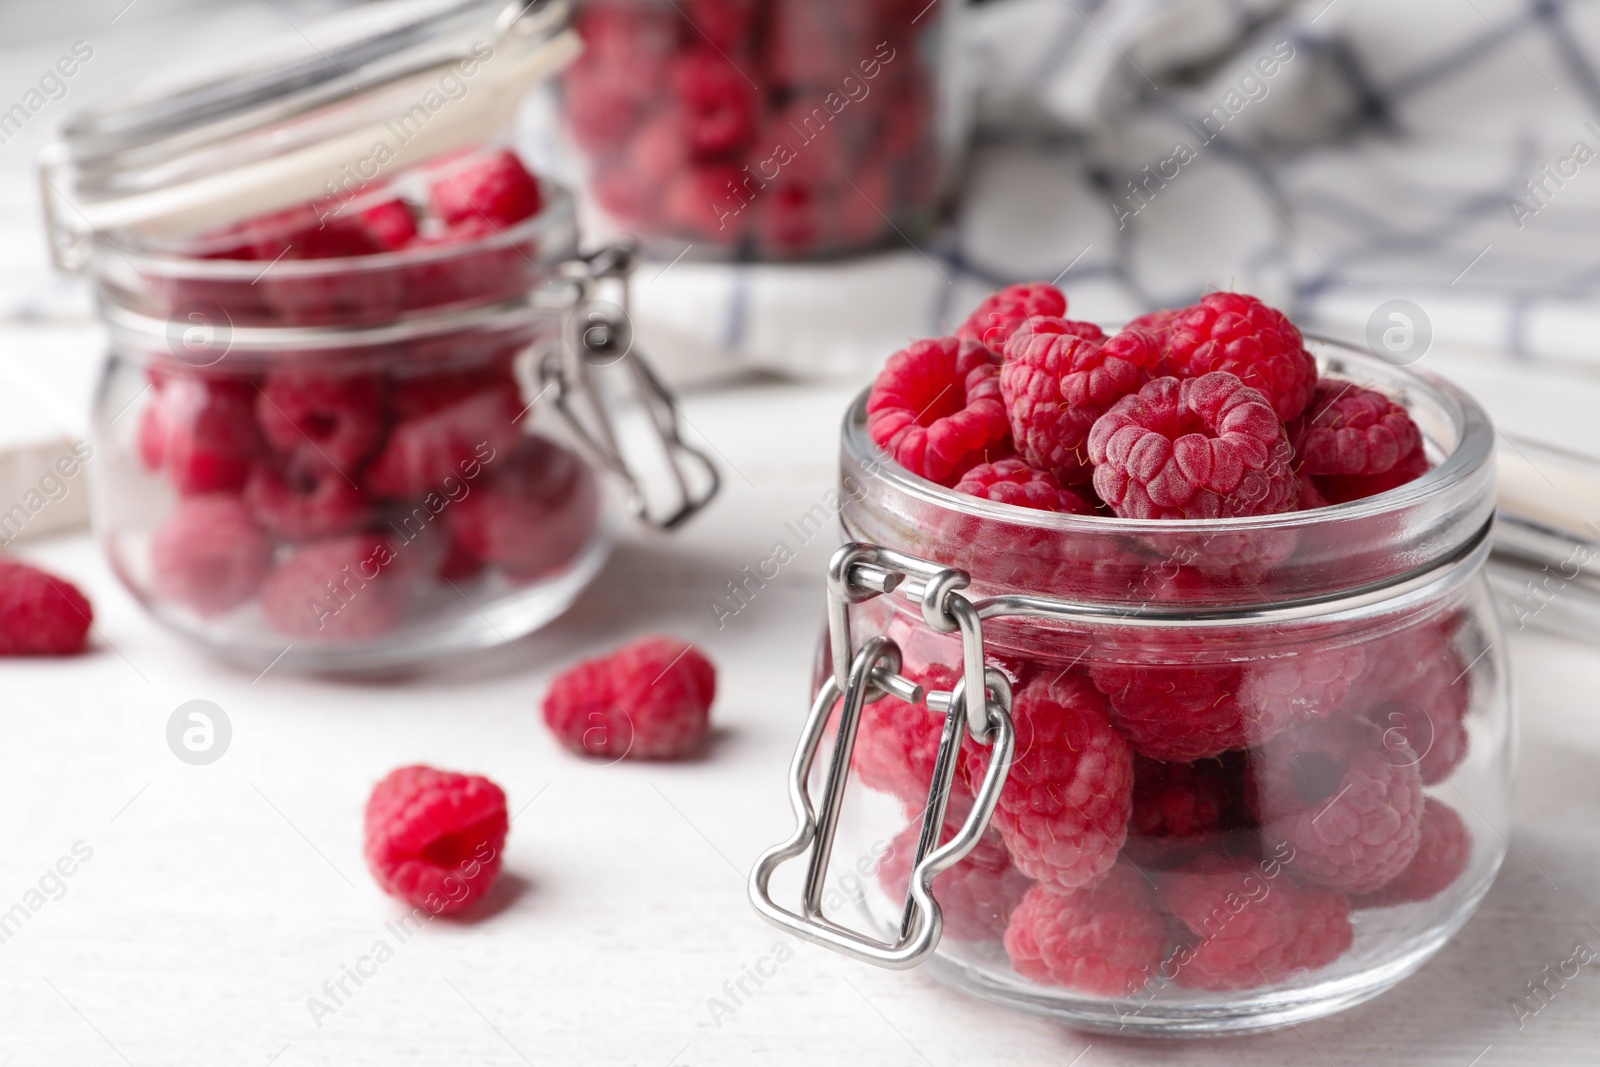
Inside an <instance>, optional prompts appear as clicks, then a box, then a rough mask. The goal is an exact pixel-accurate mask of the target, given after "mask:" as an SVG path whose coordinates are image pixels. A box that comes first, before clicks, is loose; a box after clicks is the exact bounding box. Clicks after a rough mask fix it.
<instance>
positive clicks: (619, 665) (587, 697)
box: [544, 637, 717, 760]
mask: <svg viewBox="0 0 1600 1067" xmlns="http://www.w3.org/2000/svg"><path fill="white" fill-rule="evenodd" d="M716 695H717V669H716V668H715V667H714V666H712V665H711V661H710V660H708V659H706V658H705V656H703V655H701V653H700V651H699V650H698V649H696V648H695V647H694V646H693V645H688V644H685V643H683V642H682V641H677V640H674V639H672V638H670V637H648V638H645V639H643V640H640V641H635V642H634V643H633V644H631V645H625V646H623V647H622V648H619V649H617V650H616V651H615V652H612V653H610V654H608V655H606V656H602V657H601V658H599V659H592V660H587V661H585V662H583V663H579V664H578V665H577V666H575V667H572V668H570V669H568V670H567V671H566V672H565V673H563V674H562V675H560V676H559V677H558V678H556V680H555V681H554V682H552V683H551V684H550V691H549V692H548V693H546V694H545V698H544V721H545V723H546V725H548V726H549V727H550V730H551V732H552V733H554V734H555V735H556V737H557V738H558V739H559V740H560V741H561V743H562V744H564V745H566V746H567V747H568V748H570V749H571V750H572V751H574V752H576V753H578V754H579V755H581V756H601V757H610V758H612V759H613V760H617V759H623V758H625V757H626V758H630V759H677V758H679V757H682V756H687V755H689V754H691V753H692V752H694V751H695V749H696V748H698V747H699V745H700V743H701V740H702V739H703V738H704V737H705V734H706V730H707V728H708V725H709V723H710V716H711V702H712V701H713V700H714V699H715V698H716Z"/></svg>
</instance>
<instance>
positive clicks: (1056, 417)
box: [1000, 318, 1160, 485]
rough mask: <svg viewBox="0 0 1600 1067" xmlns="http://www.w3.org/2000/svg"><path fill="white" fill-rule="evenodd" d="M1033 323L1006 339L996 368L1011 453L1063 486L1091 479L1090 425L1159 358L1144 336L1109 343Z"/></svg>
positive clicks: (1096, 333)
mask: <svg viewBox="0 0 1600 1067" xmlns="http://www.w3.org/2000/svg"><path fill="white" fill-rule="evenodd" d="M1085 325H1086V324H1083V323H1076V322H1072V321H1070V320H1067V319H1052V318H1044V319H1036V320H1033V321H1031V322H1029V323H1027V324H1025V325H1024V326H1022V327H1021V328H1020V329H1019V330H1018V331H1017V332H1016V333H1015V334H1013V335H1012V337H1011V340H1010V342H1009V343H1008V344H1007V346H1006V351H1005V355H1006V361H1005V365H1004V366H1002V367H1001V368H1000V393H1001V396H1002V397H1003V398H1004V400H1005V404H1006V411H1007V414H1008V416H1009V418H1010V422H1011V434H1012V437H1013V439H1014V440H1015V441H1016V444H1017V448H1018V450H1019V452H1020V453H1021V455H1022V458H1023V459H1025V460H1026V461H1027V462H1028V463H1029V464H1031V465H1032V466H1035V467H1038V468H1039V469H1040V470H1047V471H1050V472H1052V473H1053V474H1055V475H1056V477H1058V478H1060V479H1061V481H1062V482H1063V484H1067V485H1078V484H1081V483H1083V482H1087V481H1088V480H1089V479H1090V477H1091V475H1092V474H1093V469H1092V468H1091V466H1090V463H1089V455H1088V449H1087V447H1086V446H1087V443H1088V439H1089V431H1090V428H1091V427H1092V426H1093V425H1094V422H1095V420H1096V419H1098V418H1099V417H1100V416H1101V415H1103V414H1105V412H1106V410H1107V409H1108V408H1110V407H1111V405H1112V404H1114V403H1116V402H1117V401H1118V400H1120V399H1121V398H1122V397H1124V396H1127V395H1128V394H1129V393H1132V392H1135V391H1136V390H1138V389H1139V388H1140V386H1142V385H1144V383H1145V382H1147V381H1149V380H1150V370H1151V368H1152V367H1154V366H1155V365H1156V363H1157V361H1158V360H1159V358H1160V357H1159V352H1158V350H1157V349H1156V346H1155V342H1154V340H1153V339H1152V338H1151V337H1150V335H1149V334H1143V333H1137V332H1134V333H1121V334H1118V335H1117V336H1116V337H1113V338H1110V339H1109V340H1108V339H1106V337H1105V336H1104V335H1103V334H1101V333H1100V330H1099V328H1098V327H1093V326H1090V327H1089V328H1088V329H1084V326H1085Z"/></svg>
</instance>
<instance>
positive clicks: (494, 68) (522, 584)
mask: <svg viewBox="0 0 1600 1067" xmlns="http://www.w3.org/2000/svg"><path fill="white" fill-rule="evenodd" d="M419 12H420V13H419ZM357 14H358V15H359V16H360V18H359V19H358V21H357V24H356V25H355V27H354V28H351V29H348V30H347V31H346V32H345V33H344V34H343V36H342V37H340V38H339V39H341V40H343V42H344V43H343V44H342V45H341V46H334V45H332V44H330V45H329V46H328V48H329V50H330V51H329V53H325V54H324V56H323V58H324V59H325V60H326V66H323V64H322V63H313V64H311V67H313V68H315V69H313V70H307V69H306V67H307V64H306V63H305V62H304V61H286V60H279V61H274V62H273V63H269V64H268V65H266V66H265V67H263V68H262V69H260V70H248V71H246V72H245V73H243V74H240V75H237V76H235V77H234V78H232V79H225V80H223V81H221V82H206V83H202V84H200V85H199V86H196V87H191V88H189V89H185V90H181V91H178V92H177V93H176V94H172V95H163V96H157V97H154V98H151V99H148V100H143V101H139V102H137V103H135V104H133V105H130V106H128V107H127V108H118V109H113V110H109V111H99V112H88V113H85V114H82V115H80V116H78V117H77V118H75V119H74V120H73V121H72V122H71V123H69V124H68V126H67V128H66V131H65V134H64V137H63V141H62V142H61V144H60V145H59V146H57V147H56V149H54V150H53V152H52V153H51V155H50V156H49V157H47V160H46V165H45V167H44V170H43V176H44V182H45V188H46V190H47V197H46V201H47V209H46V210H47V219H48V221H49V223H50V226H51V231H52V247H53V248H54V250H55V252H56V254H57V257H58V260H59V261H61V263H62V265H63V266H66V267H68V268H77V269H82V270H85V271H86V272H87V273H88V274H89V275H90V277H91V278H92V280H93V281H94V284H95V291H96V296H97V298H98V302H99V307H100V313H101V317H102V318H103V320H104V321H105V323H106V325H107V327H108V328H109V331H110V339H111V345H110V354H109V358H108V360H107V362H106V365H105V369H104V372H103V377H102V380H101V385H100V389H99V391H98V394H97V402H96V410H95V412H94V420H93V430H94V436H95V438H96V453H97V456H98V457H99V458H98V459H97V461H96V462H95V463H94V464H93V465H92V467H91V483H92V487H93V493H94V497H93V502H94V509H93V510H94V518H95V522H96V526H97V529H98V532H99V535H100V537H101V539H102V540H103V542H104V543H105V546H106V550H107V552H108V553H109V555H110V557H111V561H112V564H113V566H114V568H115V570H116V572H117V574H118V575H119V576H120V577H121V578H122V580H123V581H124V582H125V583H126V584H127V585H128V587H129V588H130V589H131V590H132V592H133V593H134V595H135V596H136V597H137V598H138V599H139V600H140V602H141V603H142V604H144V606H145V607H146V608H147V609H148V610H149V611H150V612H151V614H152V615H153V616H154V617H155V618H157V619H158V620H160V621H161V622H163V623H166V624H168V625H170V626H172V627H174V628H176V629H177V630H179V631H180V632H182V633H184V634H185V635H187V636H189V637H191V638H193V639H194V640H196V641H198V642H199V643H201V644H203V645H205V646H206V647H208V648H209V649H211V650H213V651H215V652H217V653H219V654H221V655H222V656H224V657H227V658H229V659H233V660H236V661H239V662H241V663H246V664H250V665H252V666H257V667H260V666H264V665H266V664H269V663H279V662H281V663H283V664H285V665H286V666H289V667H300V668H304V669H309V670H319V671H333V670H366V669H374V668H384V667H391V666H396V665H404V664H412V663H416V662H418V661H419V660H422V659H425V658H428V657H432V656H438V655H442V654H446V653H450V652H455V651H461V650H465V649H470V648H478V647H483V646H487V645H492V644H498V643H501V642H504V641H508V640H512V639H515V638H516V637H519V636H521V635H523V634H526V633H528V632H529V631H531V630H533V629H535V628H536V627H538V626H540V625H542V624H544V623H545V622H548V621H549V620H550V619H552V618H554V617H555V616H556V615H557V614H559V613H560V612H561V611H562V610H564V609H565V608H566V607H567V605H568V604H570V603H571V601H572V600H573V599H574V598H575V597H576V596H577V594H578V593H579V592H580V591H581V590H582V588H583V587H584V586H585V585H586V584H587V582H588V581H589V580H590V579H591V578H592V577H593V576H594V575H595V574H596V573H598V570H599V568H600V566H601V564H602V562H603V559H604V556H605V549H606V545H607V543H608V538H607V536H606V527H605V524H604V523H603V521H602V510H603V509H602V502H601V498H602V489H601V483H600V482H599V480H598V479H597V477H596V474H595V470H594V468H593V466H592V465H591V460H593V461H596V462H598V463H600V464H602V465H604V466H606V467H608V468H611V469H612V470H613V471H614V472H615V473H616V474H617V475H619V476H620V480H621V481H622V482H623V483H624V486H625V488H626V489H627V491H628V496H629V504H630V506H631V507H632V508H633V510H634V512H635V514H636V515H638V516H639V517H640V518H641V519H643V520H644V521H646V522H649V523H651V524H653V525H656V526H670V525H675V524H676V523H677V522H680V521H682V520H683V519H684V518H686V517H687V516H688V515H689V514H692V513H693V512H694V511H695V510H697V509H698V507H699V506H701V505H703V504H704V503H705V502H706V500H708V499H709V497H710V495H711V494H712V493H714V492H715V489H716V475H715V472H714V471H713V470H712V469H711V468H710V465H709V464H708V463H706V462H705V461H704V458H703V457H701V456H700V455H699V454H697V453H694V452H693V451H692V450H690V449H688V448H686V447H685V446H684V445H683V444H682V442H681V441H680V440H679V439H678V438H677V435H676V428H675V423H674V421H673V418H672V404H671V400H670V398H669V397H668V396H667V394H666V393H665V391H664V390H663V389H662V388H661V387H660V385H659V384H658V383H657V382H656V380H655V378H654V376H653V375H652V374H651V373H650V371H649V369H648V368H647V367H646V366H644V364H643V363H642V361H641V358H640V357H639V356H638V354H637V353H634V352H632V351H631V336H630V335H629V332H628V317H627V312H626V306H625V305H626V295H627V279H628V275H629V273H630V271H631V269H632V260H633V256H632V254H631V251H630V250H629V249H626V248H609V249H604V250H602V251H601V252H600V253H597V254H595V255H593V256H590V257H587V258H583V257H579V256H578V253H577V248H578V232H577V225H576V220H575V213H574V211H573V207H572V202H571V198H570V196H569V195H568V194H567V193H566V192H565V191H563V190H562V189H560V188H559V187H557V186H554V185H552V184H550V183H548V182H545V181H543V180H541V179H540V178H538V177H537V176H535V175H534V174H532V173H530V171H529V170H528V169H527V168H526V167H525V166H524V164H523V162H522V161H521V159H520V158H519V157H518V156H517V154H516V153H515V152H514V151H513V150H512V149H510V148H509V147H508V138H509V128H510V124H511V121H512V118H513V116H514V113H515V110H516V101H517V99H518V98H519V96H520V94H521V91H522V90H523V89H525V88H526V87H527V84H528V83H529V82H530V79H536V77H537V76H538V75H539V74H540V73H541V72H542V73H546V74H547V73H550V72H552V71H553V70H554V69H556V68H557V67H558V66H559V64H560V62H561V60H562V58H563V56H567V57H570V55H571V54H572V53H574V52H575V51H576V47H577V45H576V39H575V37H573V35H572V34H571V32H570V31H568V30H564V29H562V27H563V25H564V23H565V21H566V13H565V11H564V9H563V8H562V6H561V5H559V4H551V3H545V2H538V0H536V2H535V3H533V4H520V5H519V4H512V5H510V6H506V5H502V4H497V3H488V4H486V3H482V2H471V3H460V2H446V0H438V2H435V3H432V4H431V5H430V4H422V5H378V6H375V7H374V8H372V9H368V10H367V11H364V12H359V13H357ZM374 19H375V20H376V24H374V23H373V22H372V21H368V20H374ZM396 19H398V20H399V21H398V23H396V22H395V20H396ZM361 85H366V86H367V88H358V86H361ZM452 86H453V87H455V89H456V90H459V91H452V89H451V87H452ZM474 93H476V95H474ZM408 100H409V101H414V102H413V103H412V104H411V105H410V106H407V101H408ZM447 109H455V110H453V111H450V112H449V113H448V114H447V113H446V111H447ZM351 152H354V153H355V154H353V155H352V154H350V153H351ZM606 296H615V297H617V300H616V301H611V300H607V299H604V297H606ZM619 301H620V302H619ZM601 374H606V375H607V377H608V379H609V381H610V384H609V385H608V387H607V389H606V390H599V389H597V387H596V376H597V375H601ZM547 395H548V397H549V399H548V400H545V401H544V402H543V403H542V404H539V403H538V402H539V401H540V400H541V398H544V397H546V396H547ZM613 402H619V403H623V404H626V403H629V402H637V408H638V410H639V411H642V412H643V413H645V414H644V418H645V421H647V422H648V423H649V425H650V426H652V427H653V428H654V429H655V431H656V433H655V436H654V441H655V443H656V444H657V445H659V446H660V449H661V451H660V452H658V453H656V454H655V455H653V456H651V457H650V458H649V460H648V461H647V462H646V466H647V469H650V470H652V471H655V472H657V477H656V479H655V480H656V481H660V480H661V478H660V477H659V475H660V473H661V472H663V471H669V472H671V473H674V474H676V475H678V476H679V478H678V479H677V480H676V482H675V484H676V487H677V488H678V489H679V490H680V494H679V496H678V498H677V499H676V500H672V501H669V502H668V504H667V508H666V510H664V511H663V510H660V509H657V510H652V507H651V504H652V500H650V499H647V498H646V497H647V494H646V492H645V490H646V489H647V488H648V486H647V485H645V484H644V483H645V482H647V481H649V479H647V478H639V477H635V475H634V471H635V470H636V469H637V468H636V467H635V465H634V461H635V460H636V459H637V457H629V456H625V455H623V454H622V453H621V452H620V451H619V450H618V448H617V447H616V446H615V444H614V442H615V440H616V439H617V436H618V435H617V434H616V433H615V432H614V427H613V426H612V417H611V416H612V411H613V406H612V405H613ZM551 409H554V410H551ZM563 416H564V418H563ZM541 419H542V421H545V422H552V421H559V425H558V427H557V431H556V432H557V435H558V436H564V437H565V438H566V439H567V440H568V442H570V444H571V445H573V446H578V447H581V448H582V449H583V450H584V452H585V453H586V455H587V456H588V458H585V457H584V456H580V455H579V454H578V452H576V451H574V448H573V447H569V446H568V444H563V443H561V442H559V441H557V440H555V439H552V437H550V436H548V435H547V434H546V433H544V432H533V431H532V430H531V428H530V427H531V426H532V424H533V423H535V421H536V420H541ZM663 459H664V460H665V461H666V464H667V466H666V467H662V465H661V461H662V460H663ZM652 461H653V465H651V463H652ZM685 466H688V467H691V468H693V470H692V473H691V475H690V477H689V479H688V480H684V479H683V477H682V476H683V475H684V473H685V471H684V467H685ZM654 503H656V504H659V503H660V500H659V498H658V499H656V500H655V501H654Z"/></svg>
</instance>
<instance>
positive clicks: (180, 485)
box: [156, 377, 261, 496]
mask: <svg viewBox="0 0 1600 1067" xmlns="http://www.w3.org/2000/svg"><path fill="white" fill-rule="evenodd" d="M254 399H255V389H254V387H253V386H251V385H250V384H249V383H247V382H237V381H223V380H211V379H200V378H192V377H191V378H174V379H173V380H172V381H170V382H168V383H167V385H166V388H164V389H163V390H162V391H161V395H160V399H159V400H158V401H157V404H158V405H159V406H160V408H161V414H160V416H158V417H156V418H159V421H160V425H161V426H162V427H163V428H164V430H165V433H164V435H162V440H163V445H162V448H161V450H160V451H161V456H162V464H163V466H164V468H165V470H166V471H167V476H168V477H169V478H170V479H171V480H172V485H173V488H175V489H177V490H178V492H179V493H182V494H183V495H185V496H194V495H198V494H201V493H235V492H238V491H239V490H240V489H243V488H244V483H245V481H246V479H248V478H249V477H250V470H251V467H252V465H253V463H254V462H255V459H256V457H257V456H258V455H260V454H261V437H260V435H259V434H258V433H257V432H256V420H255V412H254Z"/></svg>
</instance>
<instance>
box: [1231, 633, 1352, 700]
mask: <svg viewBox="0 0 1600 1067" xmlns="http://www.w3.org/2000/svg"><path fill="white" fill-rule="evenodd" d="M1366 665H1367V653H1366V649H1365V648H1363V647H1362V646H1361V645H1343V646H1341V645H1334V644H1331V643H1330V644H1325V645H1312V644H1310V643H1308V644H1307V645H1306V647H1305V650H1304V651H1300V652H1295V653H1293V654H1291V655H1287V656H1275V657H1272V658H1263V659H1258V660H1255V661H1253V662H1252V663H1251V665H1250V668H1251V669H1250V671H1249V672H1248V674H1247V675H1246V677H1245V679H1244V681H1243V683H1242V685H1241V686H1240V699H1241V700H1243V702H1244V703H1245V704H1246V705H1249V706H1251V707H1259V708H1275V709H1283V710H1284V711H1285V712H1287V713H1288V714H1289V715H1291V716H1293V717H1295V718H1311V719H1326V718H1327V717H1328V716H1330V715H1332V714H1333V713H1334V712H1335V711H1337V710H1339V709H1340V708H1341V707H1343V706H1344V702H1345V697H1346V696H1347V695H1348V694H1349V692H1350V687H1351V686H1353V685H1354V684H1356V682H1358V681H1359V680H1360V678H1361V673H1362V671H1364V670H1365V669H1366Z"/></svg>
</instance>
